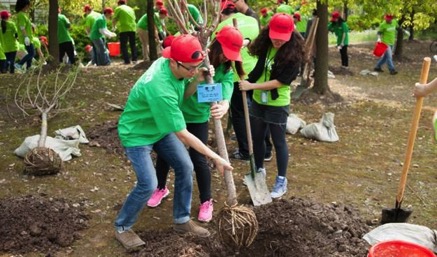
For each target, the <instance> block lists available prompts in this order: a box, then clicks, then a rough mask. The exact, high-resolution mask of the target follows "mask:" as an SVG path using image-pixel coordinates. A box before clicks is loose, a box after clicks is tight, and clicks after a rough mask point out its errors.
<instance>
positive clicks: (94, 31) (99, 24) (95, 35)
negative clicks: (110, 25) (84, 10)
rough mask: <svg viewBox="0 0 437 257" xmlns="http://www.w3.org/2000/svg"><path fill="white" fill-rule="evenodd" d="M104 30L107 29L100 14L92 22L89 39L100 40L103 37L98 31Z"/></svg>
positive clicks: (103, 16)
mask: <svg viewBox="0 0 437 257" xmlns="http://www.w3.org/2000/svg"><path fill="white" fill-rule="evenodd" d="M104 28H107V23H106V18H105V15H103V14H102V15H100V17H98V18H97V19H96V20H95V21H94V24H93V27H92V28H91V32H90V39H91V40H96V39H99V38H102V37H103V35H102V33H100V29H104Z"/></svg>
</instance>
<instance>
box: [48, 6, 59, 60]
mask: <svg viewBox="0 0 437 257" xmlns="http://www.w3.org/2000/svg"><path fill="white" fill-rule="evenodd" d="M49 3H50V4H49V54H50V57H49V59H48V61H49V62H50V65H51V66H52V67H56V66H58V65H59V43H58V8H59V5H58V1H57V0H50V2H49Z"/></svg>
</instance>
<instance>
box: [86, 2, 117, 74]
mask: <svg viewBox="0 0 437 257" xmlns="http://www.w3.org/2000/svg"><path fill="white" fill-rule="evenodd" d="M113 13H114V11H113V10H112V8H111V7H106V8H105V9H104V10H103V14H102V15H101V16H100V17H98V18H97V19H96V21H95V22H94V24H93V27H92V28H91V33H90V39H91V40H92V41H93V48H95V50H96V52H95V53H96V65H97V66H101V65H102V66H104V65H109V64H111V60H110V59H109V54H108V49H107V48H106V41H105V37H109V38H111V37H115V36H116V34H115V33H113V32H111V31H109V30H108V27H107V20H111V17H112V14H113Z"/></svg>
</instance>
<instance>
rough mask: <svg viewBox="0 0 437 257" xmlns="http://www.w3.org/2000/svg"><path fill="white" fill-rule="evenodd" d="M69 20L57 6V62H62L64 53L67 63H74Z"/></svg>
mask: <svg viewBox="0 0 437 257" xmlns="http://www.w3.org/2000/svg"><path fill="white" fill-rule="evenodd" d="M70 26H71V24H70V21H69V20H68V18H67V17H65V15H63V14H62V13H61V8H59V13H58V43H59V62H62V60H63V58H64V55H65V54H67V56H68V63H70V64H74V63H75V57H74V44H73V38H72V37H71V36H70V32H69V31H68V30H69V29H70Z"/></svg>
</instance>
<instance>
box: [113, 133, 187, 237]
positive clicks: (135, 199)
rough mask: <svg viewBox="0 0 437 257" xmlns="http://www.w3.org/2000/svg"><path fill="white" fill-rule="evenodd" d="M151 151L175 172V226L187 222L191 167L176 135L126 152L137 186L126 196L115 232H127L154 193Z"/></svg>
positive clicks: (170, 135)
mask: <svg viewBox="0 0 437 257" xmlns="http://www.w3.org/2000/svg"><path fill="white" fill-rule="evenodd" d="M152 150H155V151H156V152H157V153H158V154H159V156H160V157H161V158H163V159H164V160H165V161H166V162H167V163H168V164H170V166H172V167H173V169H174V171H175V192H174V200H173V220H174V223H176V224H181V223H185V222H188V221H189V220H190V212H191V196H192V189H193V163H192V162H191V160H190V156H189V155H188V151H187V149H186V148H185V146H184V145H183V144H182V142H181V141H179V139H178V138H177V137H176V135H175V134H169V135H167V136H165V137H164V138H163V139H161V140H159V141H158V142H156V143H155V144H153V145H146V146H137V147H126V148H125V151H126V155H127V157H128V159H129V160H130V161H131V163H132V166H133V169H134V171H135V175H136V176H137V184H136V185H135V187H134V188H133V190H132V191H131V192H130V193H129V195H128V197H127V198H126V200H125V202H124V204H123V207H122V208H121V210H120V212H119V214H118V216H117V218H116V219H115V228H116V229H117V231H124V230H128V229H130V228H131V227H132V226H133V225H134V224H135V222H136V221H137V219H138V215H139V214H140V212H141V211H142V210H143V208H144V206H145V204H146V203H147V201H148V200H149V198H150V196H151V195H152V193H153V191H154V190H155V189H156V186H157V179H156V171H155V168H154V167H153V161H152V157H151V155H150V153H151V152H152Z"/></svg>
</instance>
